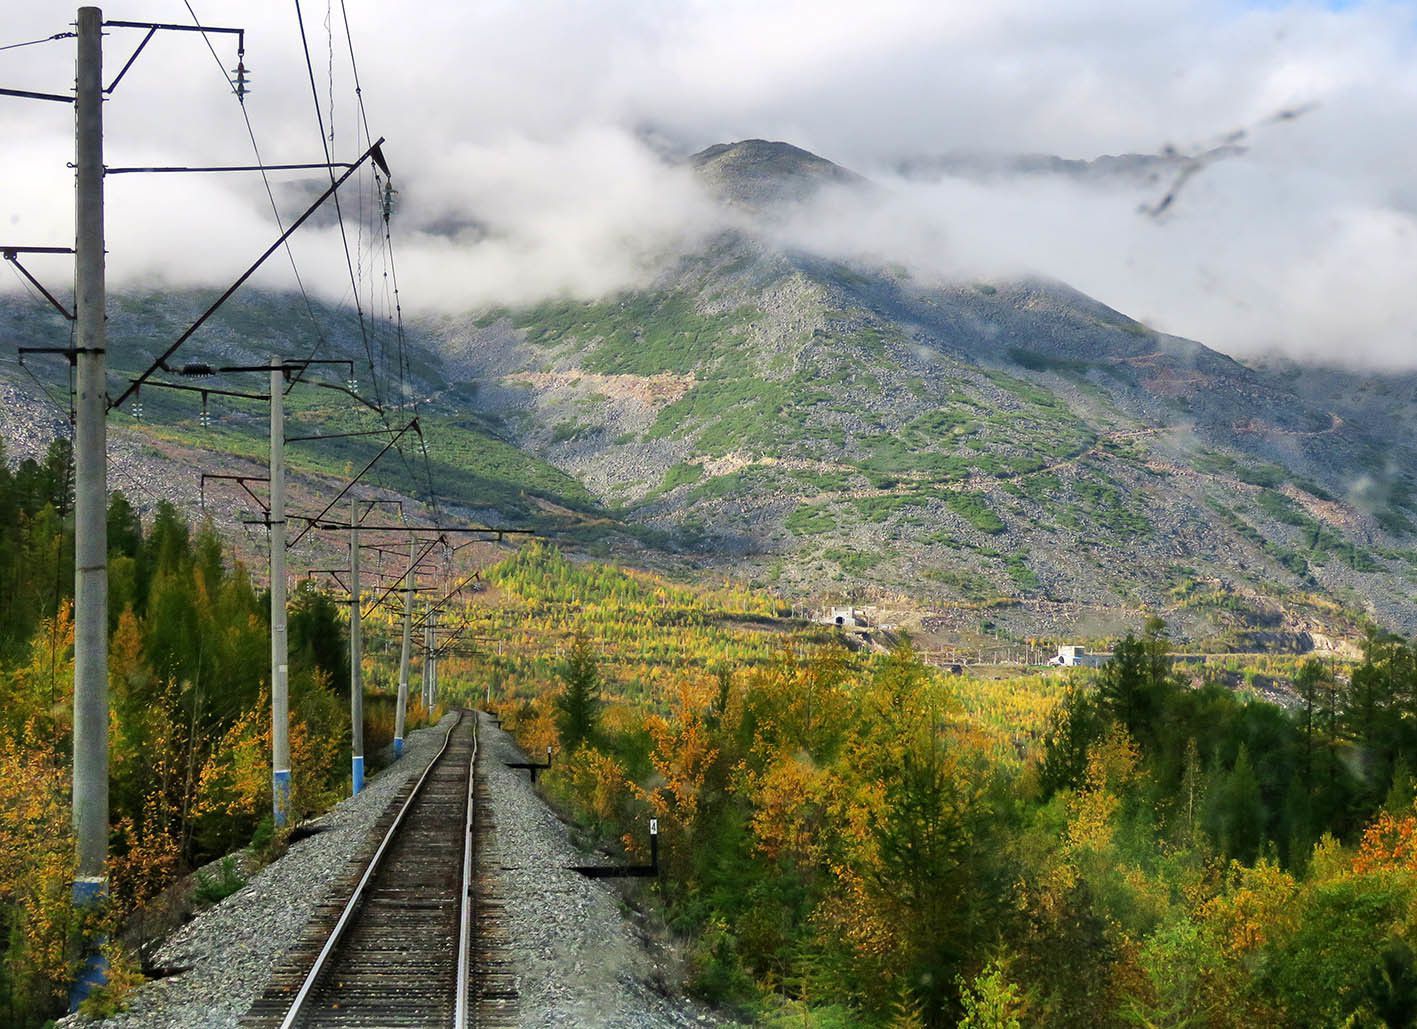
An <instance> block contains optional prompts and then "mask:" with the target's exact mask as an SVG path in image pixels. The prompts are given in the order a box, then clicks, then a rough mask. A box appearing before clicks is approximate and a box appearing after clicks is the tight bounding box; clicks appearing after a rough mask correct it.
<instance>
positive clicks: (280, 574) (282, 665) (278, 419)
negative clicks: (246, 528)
mask: <svg viewBox="0 0 1417 1029" xmlns="http://www.w3.org/2000/svg"><path fill="white" fill-rule="evenodd" d="M270 476H271V515H270V523H271V532H270V543H271V811H272V815H273V817H274V819H275V824H276V826H277V827H280V826H283V825H285V822H286V819H287V817H288V816H289V812H290V646H289V641H288V640H287V638H286V625H285V614H286V596H285V531H286V524H285V366H284V364H283V363H282V362H279V361H273V362H272V363H271V472H270Z"/></svg>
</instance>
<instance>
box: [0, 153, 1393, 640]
mask: <svg viewBox="0 0 1417 1029" xmlns="http://www.w3.org/2000/svg"><path fill="white" fill-rule="evenodd" d="M684 166H685V168H686V169H687V170H688V171H687V173H688V174H690V175H692V176H694V178H695V182H697V183H698V184H699V185H698V186H697V187H696V188H701V189H703V190H704V191H705V192H706V194H707V195H708V196H711V197H714V198H716V199H715V200H714V201H713V203H714V204H716V205H718V206H717V208H716V213H715V214H714V216H713V217H712V218H708V219H706V220H705V221H704V222H703V227H702V228H701V229H700V230H699V232H698V233H697V234H696V235H694V236H692V237H688V238H680V239H678V240H677V241H676V242H675V245H674V246H672V247H666V248H662V249H659V250H653V249H651V250H646V251H645V252H644V254H643V255H642V257H643V259H644V260H646V261H649V262H650V266H651V267H653V266H655V265H657V270H654V271H652V272H645V273H643V274H644V275H645V278H644V279H643V280H642V281H639V284H637V285H634V286H631V287H628V288H620V289H616V290H611V291H610V292H608V293H607V294H605V295H604V297H603V298H601V297H598V296H597V297H596V298H594V299H578V298H577V297H576V296H575V293H574V292H571V293H570V295H567V296H565V297H564V298H563V299H554V300H544V299H529V300H528V301H527V302H523V303H510V304H509V303H505V302H504V303H495V304H488V303H486V302H482V301H478V300H476V299H474V298H473V297H470V298H469V300H468V302H467V304H466V305H465V306H464V307H463V308H462V309H461V310H460V311H453V312H449V313H444V314H436V315H435V314H424V315H422V316H418V317H413V318H411V320H410V322H409V330H410V336H409V338H408V346H409V353H410V354H411V355H412V358H411V366H410V370H411V372H412V375H413V378H412V379H409V380H407V381H404V380H400V382H401V385H399V386H398V396H397V397H396V396H395V395H394V394H392V393H391V394H390V397H389V399H390V401H391V402H395V403H410V402H414V401H416V402H417V403H419V404H421V405H422V406H421V408H420V410H421V411H422V417H423V419H424V423H425V425H426V426H427V427H428V437H429V439H430V455H431V456H432V460H433V461H434V467H435V468H437V469H438V470H439V476H440V478H441V479H443V480H445V481H447V482H449V483H451V485H450V486H449V487H448V489H449V492H450V494H451V495H449V496H447V497H445V500H446V501H447V502H450V503H453V504H456V505H457V506H458V507H460V508H461V509H463V510H466V511H469V512H481V513H482V515H484V516H487V517H497V518H504V519H510V520H522V521H527V520H531V522H532V523H534V524H536V525H538V526H540V527H542V528H543V529H545V530H546V531H547V532H548V533H550V534H552V535H555V536H558V537H559V538H562V539H564V540H567V541H579V544H578V545H585V546H590V547H591V548H592V549H593V550H595V549H601V550H603V549H605V548H609V551H610V552H616V553H622V554H625V555H633V558H632V559H633V560H636V561H639V562H640V563H648V564H651V565H658V566H663V567H666V568H671V569H678V570H679V571H680V572H681V573H688V574H703V573H704V572H705V571H713V572H715V573H718V572H724V573H729V574H732V575H736V576H740V577H743V578H745V579H748V580H751V581H753V582H756V583H758V584H759V585H764V586H770V587H773V588H775V589H777V590H780V591H782V592H783V593H785V594H786V595H788V596H791V597H795V598H801V599H804V600H805V599H811V598H817V599H820V598H823V597H828V596H831V597H851V598H855V599H857V600H870V601H873V602H876V603H882V604H886V605H888V606H889V605H896V606H898V607H900V608H901V609H903V610H906V611H910V612H912V613H913V617H915V618H916V619H917V621H918V624H919V625H921V626H922V627H925V628H928V629H929V630H930V631H939V632H942V633H945V634H947V635H953V636H957V637H966V638H973V639H980V638H983V637H984V636H987V635H989V634H991V633H994V634H997V633H1000V632H1003V633H1006V634H1008V635H1010V636H1011V637H1017V638H1024V637H1033V636H1047V635H1054V634H1058V633H1064V632H1074V631H1085V632H1092V633H1097V634H1105V633H1107V632H1111V631H1118V630H1120V629H1123V628H1125V627H1127V626H1128V625H1131V624H1134V623H1135V621H1136V619H1137V618H1138V617H1140V615H1141V613H1142V612H1144V611H1162V612H1164V613H1165V614H1166V616H1167V617H1168V618H1169V619H1171V620H1172V621H1173V622H1175V624H1176V626H1177V631H1178V633H1179V634H1180V635H1181V636H1182V637H1183V638H1187V639H1191V640H1195V641H1198V642H1203V643H1205V644H1206V645H1209V646H1215V647H1222V648H1224V647H1236V648H1252V649H1265V648H1271V647H1278V648H1281V649H1298V650H1304V649H1308V648H1310V647H1314V646H1329V645H1334V644H1333V641H1335V640H1337V639H1339V638H1343V637H1348V638H1351V637H1353V635H1354V634H1355V633H1356V632H1357V631H1358V627H1359V626H1360V624H1361V623H1362V622H1363V620H1365V619H1372V620H1374V621H1376V622H1377V623H1379V624H1382V625H1387V626H1390V627H1394V628H1400V629H1404V630H1410V629H1411V628H1413V627H1417V605H1414V604H1413V602H1412V599H1411V594H1410V589H1409V587H1408V583H1409V581H1410V579H1411V577H1412V576H1413V575H1414V574H1417V542H1415V541H1414V539H1413V537H1414V517H1417V501H1414V495H1413V484H1412V481H1411V476H1410V471H1409V470H1410V469H1411V468H1412V467H1414V460H1413V459H1414V456H1417V455H1414V454H1413V452H1412V448H1411V443H1410V434H1408V433H1406V432H1404V431H1403V427H1404V426H1406V425H1409V424H1412V423H1413V422H1414V421H1417V391H1414V388H1413V384H1412V383H1411V382H1410V381H1409V380H1410V376H1407V377H1404V376H1391V375H1385V374H1382V373H1366V374H1364V375H1357V374H1355V373H1346V376H1347V377H1337V378H1335V377H1334V373H1333V372H1332V370H1331V369H1325V368H1320V367H1316V366H1309V365H1306V364H1303V363H1299V362H1293V361H1288V362H1282V361H1271V362H1268V363H1264V364H1260V365H1256V366H1254V367H1251V366H1247V365H1246V364H1243V363H1240V362H1238V361H1236V360H1234V359H1233V358H1230V357H1227V356H1225V355H1223V354H1220V353H1217V352H1215V351H1214V350H1211V349H1209V348H1207V347H1206V346H1204V345H1203V344H1201V343H1198V342H1195V341H1191V340H1187V339H1184V338H1180V337H1176V336H1171V335H1167V334H1165V333H1160V332H1156V331H1154V330H1153V329H1151V328H1149V327H1148V326H1147V325H1145V324H1143V323H1141V322H1138V321H1136V320H1134V319H1133V318H1130V317H1128V316H1127V315H1126V314H1124V313H1122V312H1119V311H1117V310H1115V309H1113V308H1111V307H1109V306H1107V305H1105V304H1103V303H1100V302H1098V301H1097V300H1094V299H1092V298H1090V297H1088V296H1087V295H1085V294H1084V293H1082V292H1079V291H1078V290H1076V289H1074V288H1072V287H1070V286H1068V285H1066V284H1064V283H1062V282H1059V281H1056V280H1052V279H1048V278H1044V277H1038V276H1031V277H1007V276H1003V277H989V278H975V277H968V278H953V279H952V278H950V277H949V276H947V275H946V274H943V273H942V272H937V273H935V274H928V275H922V274H920V273H918V272H917V271H916V270H915V269H914V268H913V267H912V265H910V264H907V263H896V262H892V261H890V260H888V259H886V258H885V257H877V256H875V254H882V253H883V254H889V248H888V242H889V241H886V243H885V244H882V243H881V242H880V241H875V242H876V243H877V246H876V247H875V254H873V253H872V252H870V251H869V250H864V249H863V250H862V251H861V252H860V253H859V254H858V255H857V256H851V257H848V256H845V255H843V256H840V257H837V256H832V248H830V247H823V246H818V245H813V244H814V241H813V240H812V239H811V238H810V236H809V235H808V234H806V233H805V232H804V230H803V228H802V226H803V225H804V223H810V222H812V221H813V220H814V219H818V218H820V217H821V212H822V211H823V210H830V209H831V208H832V206H833V205H835V204H836V203H837V200H836V198H837V197H839V196H841V195H843V194H848V195H856V196H861V195H867V196H869V195H871V194H880V193H881V192H883V191H884V190H885V188H886V187H882V186H878V185H876V184H874V183H872V182H870V181H869V180H868V179H866V178H865V177H863V176H860V175H857V174H856V173H854V172H851V171H848V170H846V169H844V168H842V167H840V166H838V165H836V164H835V163H833V162H831V161H829V160H827V159H825V158H823V157H820V156H818V155H815V154H812V153H810V152H809V151H806V150H803V149H801V148H798V147H796V146H793V145H791V144H788V143H783V142H768V141H764V140H745V141H741V142H737V143H725V144H719V145H715V146H712V147H709V148H707V149H704V150H702V151H700V152H698V153H696V154H694V155H693V156H692V157H691V158H689V159H687V161H686V162H685V164H684ZM1030 174H1031V173H1030ZM1048 174H1065V175H1071V174H1074V172H1073V171H1067V170H1065V171H1062V172H1055V171H1050V172H1048ZM823 205H826V206H825V207H824V206H823ZM460 240H464V236H463V234H462V232H461V231H450V232H449V234H448V236H447V240H446V245H447V246H448V247H453V248H456V247H458V246H459V245H460ZM866 242H867V243H870V242H872V241H870V240H867V241H866ZM461 245H466V246H475V245H476V244H475V243H471V242H464V243H462V244H461ZM534 296H535V295H534V294H533V297H534ZM199 303H200V300H199V297H198V296H197V295H191V294H182V293H169V294H163V293H129V294H124V295H119V296H117V297H116V298H115V303H114V313H113V316H112V321H111V334H112V337H113V340H114V347H113V351H114V354H115V355H124V356H120V357H118V360H119V362H120V363H125V362H126V363H127V364H128V366H129V367H132V366H133V365H135V364H139V363H141V361H142V360H143V359H144V355H146V354H149V353H150V352H154V351H155V349H156V348H157V345H158V343H159V342H160V341H161V339H162V338H163V337H164V336H165V335H172V334H175V333H176V332H177V331H179V330H180V326H181V324H182V322H183V318H184V317H185V315H184V312H187V311H190V310H193V309H196V308H197V306H198V304H199ZM299 304H300V301H298V300H297V298H295V297H292V296H289V295H284V294H279V293H269V292H261V291H249V292H247V293H246V294H244V295H242V296H241V297H240V299H239V302H238V303H237V304H236V305H235V306H233V307H232V308H231V309H230V311H229V312H226V313H224V314H223V315H222V317H221V318H219V319H218V320H217V321H216V322H215V323H214V326H213V328H212V330H209V331H208V332H206V334H205V335H204V337H203V338H200V339H198V340H196V341H194V347H197V348H199V349H201V350H202V352H203V353H209V352H215V353H219V354H221V355H223V356H226V357H232V358H236V359H244V358H245V357H248V356H250V355H251V354H254V353H255V352H256V351H258V350H264V349H266V348H269V347H271V346H277V347H278V348H279V349H281V350H283V351H286V352H291V353H299V352H301V351H302V350H304V349H305V348H306V347H308V346H311V345H313V343H314V342H315V339H314V337H313V335H312V331H311V329H310V328H309V327H308V326H307V324H306V323H307V322H308V320H309V319H308V317H307V316H306V315H305V314H304V313H303V312H302V311H301V310H300V307H299ZM3 311H4V320H5V325H6V326H7V328H8V329H9V330H10V331H11V333H12V334H13V335H16V336H17V337H19V336H26V337H28V338H40V337H41V336H42V335H43V333H44V332H46V331H50V332H52V331H54V330H55V329H57V328H58V325H57V322H56V321H55V319H54V317H53V316H52V315H47V314H45V313H44V312H43V311H42V310H39V309H37V308H36V307H34V306H33V305H28V304H21V303H17V302H14V301H7V302H6V304H5V305H4V308H3ZM46 319H47V321H46ZM331 319H333V320H334V324H338V325H339V326H341V328H339V329H338V330H337V331H330V330H329V329H328V328H327V329H326V330H325V333H324V334H325V335H326V336H328V338H329V348H330V349H331V351H332V352H333V353H338V354H346V355H348V356H350V357H351V358H353V359H354V360H356V361H365V362H367V355H368V353H369V351H367V350H363V349H362V347H361V345H360V343H359V339H360V335H359V331H358V329H357V326H356V325H355V324H354V323H353V322H352V321H351V315H350V314H349V313H348V312H343V313H341V312H338V311H337V310H336V309H331V308H322V309H321V312H320V313H319V314H318V315H317V318H316V322H329V321H330V320H331ZM49 323H54V324H49ZM46 326H48V327H47V328H46ZM374 338H375V339H376V340H380V341H383V342H379V343H378V346H379V348H380V350H379V355H380V356H378V357H377V358H376V366H377V365H378V364H379V362H380V361H382V362H384V367H383V371H382V372H381V373H380V375H379V376H378V378H380V379H381V380H382V381H383V382H384V383H385V388H386V389H389V390H392V389H393V388H394V387H393V385H392V382H393V379H391V378H390V375H391V374H392V373H391V371H390V369H389V367H388V361H389V353H390V352H389V351H387V350H385V349H383V348H384V347H385V346H386V345H387V340H388V338H389V336H388V327H383V328H382V329H381V328H378V327H376V331H375V332H374ZM253 348H254V349H253ZM361 355H364V356H361ZM6 374H7V377H9V378H10V380H11V387H12V388H13V389H14V390H15V391H17V393H19V394H25V393H29V394H31V395H32V394H33V392H34V390H33V383H32V382H27V381H26V380H25V379H23V378H18V377H15V376H14V375H13V374H11V373H8V372H7V373H6ZM1329 383H1333V384H1336V385H1339V386H1341V388H1339V389H1334V390H1330V389H1328V384H1329ZM400 397H401V398H402V400H401V401H400V400H399V399H398V398H400ZM318 410H319V411H320V412H323V413H324V414H328V410H327V408H325V407H323V406H322V407H320V408H318ZM194 414H195V412H194V411H193V410H191V409H182V408H181V407H180V405H179V406H171V405H169V408H168V413H167V418H168V419H170V420H172V425H167V424H166V423H165V422H164V421H163V419H162V418H158V419H151V416H150V422H151V425H152V427H151V428H144V427H143V426H138V425H131V424H128V423H123V424H122V425H121V426H120V427H119V428H120V435H121V433H129V432H133V433H136V434H137V435H136V437H134V438H137V439H141V438H142V437H143V435H144V433H151V432H157V433H159V434H160V435H161V436H163V437H165V438H166V439H168V440H174V441H176V440H180V441H182V443H183V444H184V446H190V447H191V448H193V449H191V450H184V451H183V453H176V452H175V451H174V452H172V453H169V454H168V455H167V457H168V458H170V459H171V460H174V461H177V462H178V463H181V462H182V461H185V460H191V459H192V458H191V455H192V453H196V452H200V450H201V449H202V448H203V447H210V446H211V445H212V443H213V442H214V441H213V439H212V437H211V436H210V433H204V432H201V431H196V430H194V428H193V423H192V418H193V417H194ZM299 417H300V415H299V414H298V413H297V414H296V415H295V418H296V419H297V421H298V419H299ZM223 425H224V426H225V429H224V431H226V432H232V433H235V434H236V437H239V438H243V439H249V440H250V442H249V443H247V444H243V445H240V446H238V445H235V444H223V446H224V448H225V449H226V450H227V451H228V453H236V454H240V453H243V452H247V453H250V455H251V457H253V458H257V459H259V458H258V455H259V454H260V438H261V433H262V432H263V430H264V425H263V422H262V420H261V418H260V417H259V415H258V414H243V413H241V412H240V411H239V410H234V411H233V412H232V414H231V417H230V418H228V419H226V420H224V421H223ZM174 432H175V434H176V435H175V436H174V435H173V433H174ZM158 449H159V450H161V449H162V448H158ZM169 449H171V448H169ZM341 453H343V454H344V455H345V456H344V460H347V461H350V462H357V461H359V460H360V455H361V454H362V453H363V451H362V450H361V449H359V447H358V446H357V445H355V444H353V443H351V444H348V445H347V446H345V447H344V448H342V449H341ZM184 454H185V455H186V456H183V455H184ZM159 457H161V455H159ZM295 462H296V465H297V467H298V466H299V463H300V459H299V458H298V457H297V458H296V459H295ZM331 468H332V466H331V465H330V463H329V460H328V459H323V463H322V464H320V465H307V466H306V471H307V473H308V474H311V475H315V476H319V475H321V474H328V470H329V469H331ZM322 469H323V470H322ZM388 484H389V485H391V486H393V487H394V488H399V489H403V490H406V491H408V492H409V494H410V495H415V494H416V490H417V488H418V482H417V481H416V476H412V475H408V474H405V473H402V472H398V471H397V470H395V471H394V472H392V473H390V479H389V482H388Z"/></svg>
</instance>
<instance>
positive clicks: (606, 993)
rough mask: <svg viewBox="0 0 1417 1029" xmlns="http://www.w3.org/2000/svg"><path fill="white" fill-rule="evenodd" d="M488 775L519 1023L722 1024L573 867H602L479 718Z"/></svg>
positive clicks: (489, 858)
mask: <svg viewBox="0 0 1417 1029" xmlns="http://www.w3.org/2000/svg"><path fill="white" fill-rule="evenodd" d="M480 746H481V747H482V748H483V750H482V754H481V757H480V760H481V763H482V775H483V777H484V781H485V782H486V784H487V787H488V792H489V794H490V796H491V808H492V817H493V820H494V822H495V824H496V833H495V835H494V837H493V840H494V843H493V847H492V852H491V853H486V852H484V854H483V855H482V861H483V867H484V868H493V869H496V868H498V867H500V868H501V871H500V873H499V875H498V877H497V880H496V881H497V885H498V889H499V892H500V895H501V899H502V902H503V904H504V909H503V919H502V924H503V929H504V932H505V937H506V941H507V943H506V946H505V948H504V951H505V956H506V957H507V958H508V959H509V960H510V961H511V963H512V968H513V969H514V970H515V973H516V977H517V990H518V994H519V997H518V1020H517V1024H518V1025H521V1026H527V1027H531V1026H578V1027H586V1026H604V1027H607V1029H641V1027H645V1029H648V1027H659V1026H702V1025H716V1024H719V1021H718V1019H717V1018H715V1017H714V1016H712V1015H711V1014H710V1013H709V1012H708V1011H707V1010H705V1009H702V1008H700V1007H698V1006H697V1005H695V1004H693V1003H692V1002H690V1001H688V1000H686V999H684V998H682V997H679V996H675V995H674V989H673V986H672V985H671V984H670V983H667V982H666V981H665V980H666V976H665V973H664V967H663V966H664V962H663V961H657V960H656V959H655V958H654V957H653V956H652V955H651V954H650V953H649V952H648V951H647V950H646V947H645V943H643V942H641V939H640V938H637V935H636V933H635V932H634V931H633V930H632V929H631V927H630V925H629V924H628V923H627V922H626V920H625V918H624V917H623V916H622V915H621V913H620V901H619V899H618V897H617V896H616V895H615V893H614V892H613V891H612V888H611V887H609V886H607V885H606V884H605V883H604V882H602V881H597V880H591V879H587V878H585V877H584V876H582V875H579V874H578V873H576V872H572V871H570V870H569V868H568V866H570V865H584V864H596V863H598V859H594V858H589V857H588V856H587V855H585V854H583V853H581V852H580V851H578V850H577V849H576V847H575V846H574V845H573V844H572V842H571V839H570V835H569V833H568V831H567V828H566V826H565V825H564V824H563V823H562V822H561V821H560V820H559V819H557V817H556V816H555V814H554V813H553V812H552V811H551V810H550V809H549V808H548V807H547V806H546V804H545V802H544V801H543V800H542V799H541V797H540V796H538V795H537V793H536V790H535V788H534V787H533V786H532V784H531V781H530V777H529V776H528V775H527V773H526V772H525V771H519V770H514V769H511V768H507V767H505V765H504V764H503V762H505V761H525V760H526V757H525V756H524V755H523V754H522V752H521V751H520V750H519V749H517V747H516V744H515V743H514V741H513V740H512V738H511V737H510V736H509V735H508V734H507V733H505V732H503V731H502V730H500V729H496V728H493V727H492V725H491V723H490V722H488V721H487V719H485V718H484V719H483V721H482V729H481V743H480Z"/></svg>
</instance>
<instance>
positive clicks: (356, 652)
mask: <svg viewBox="0 0 1417 1029" xmlns="http://www.w3.org/2000/svg"><path fill="white" fill-rule="evenodd" d="M359 602H360V595H359V501H357V500H353V499H351V500H350V502H349V732H350V755H351V757H350V761H351V764H352V766H353V767H352V769H351V772H352V775H353V779H352V782H353V786H352V788H351V795H352V796H358V795H359V791H360V790H362V789H364V669H363V667H362V662H363V660H364V640H363V634H364V630H363V626H362V625H361V624H360V617H361V615H360V610H359Z"/></svg>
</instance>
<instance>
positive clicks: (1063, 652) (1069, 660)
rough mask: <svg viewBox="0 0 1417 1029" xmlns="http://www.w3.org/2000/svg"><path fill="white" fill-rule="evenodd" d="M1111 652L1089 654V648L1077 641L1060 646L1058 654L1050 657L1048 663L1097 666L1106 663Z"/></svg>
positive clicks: (1056, 665) (1070, 666)
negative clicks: (1076, 642)
mask: <svg viewBox="0 0 1417 1029" xmlns="http://www.w3.org/2000/svg"><path fill="white" fill-rule="evenodd" d="M1111 656H1112V655H1111V654H1089V653H1088V652H1087V648H1086V647H1084V646H1080V645H1078V644H1075V643H1070V644H1068V645H1066V646H1061V647H1059V648H1058V653H1057V656H1055V657H1050V658H1049V659H1048V663H1049V664H1050V665H1053V666H1054V667H1057V668H1097V667H1099V666H1101V665H1103V664H1105V663H1106V661H1107V659H1108V658H1109V657H1111Z"/></svg>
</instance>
